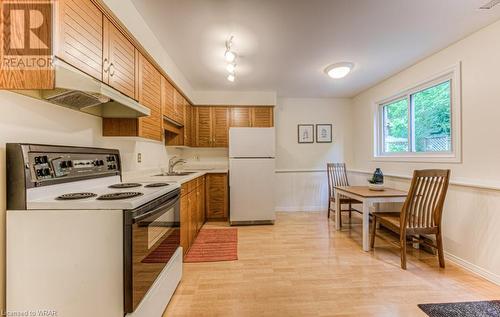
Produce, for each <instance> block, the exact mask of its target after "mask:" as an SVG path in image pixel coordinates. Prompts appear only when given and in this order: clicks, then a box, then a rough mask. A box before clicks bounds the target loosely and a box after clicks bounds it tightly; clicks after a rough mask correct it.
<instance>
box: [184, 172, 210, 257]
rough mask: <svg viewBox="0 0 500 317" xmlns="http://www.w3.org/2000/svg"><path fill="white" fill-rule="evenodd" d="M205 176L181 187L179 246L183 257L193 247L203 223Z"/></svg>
mask: <svg viewBox="0 0 500 317" xmlns="http://www.w3.org/2000/svg"><path fill="white" fill-rule="evenodd" d="M204 192H205V176H201V177H198V178H196V179H193V180H191V181H189V182H186V183H184V184H182V186H181V211H180V221H181V246H182V248H183V251H184V255H185V254H186V253H187V252H188V251H189V248H190V247H191V246H192V245H193V243H194V240H195V239H196V236H197V235H198V232H199V231H200V229H201V227H202V226H203V224H204V223H205V194H204Z"/></svg>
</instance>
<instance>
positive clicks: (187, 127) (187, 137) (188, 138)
mask: <svg viewBox="0 0 500 317" xmlns="http://www.w3.org/2000/svg"><path fill="white" fill-rule="evenodd" d="M184 101H185V102H184V120H183V123H184V145H186V146H192V139H193V131H192V124H191V123H192V107H191V105H190V104H189V102H187V100H186V99H184Z"/></svg>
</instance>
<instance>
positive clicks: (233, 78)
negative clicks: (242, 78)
mask: <svg viewBox="0 0 500 317" xmlns="http://www.w3.org/2000/svg"><path fill="white" fill-rule="evenodd" d="M235 79H236V77H234V75H233V74H229V75H227V80H229V81H230V82H234V80H235Z"/></svg>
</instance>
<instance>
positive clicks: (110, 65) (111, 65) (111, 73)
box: [108, 63, 115, 77]
mask: <svg viewBox="0 0 500 317" xmlns="http://www.w3.org/2000/svg"><path fill="white" fill-rule="evenodd" d="M111 67H113V72H111V71H110V73H109V76H111V77H113V76H114V74H115V65H114V64H113V63H111V64H109V68H108V69H111Z"/></svg>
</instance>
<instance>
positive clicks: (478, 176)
mask: <svg viewBox="0 0 500 317" xmlns="http://www.w3.org/2000/svg"><path fill="white" fill-rule="evenodd" d="M499 38H500V22H497V23H495V24H493V25H490V26H489V27H487V28H485V29H483V30H481V31H479V32H477V33H474V34H472V35H471V36H469V37H467V38H465V39H463V40H461V41H459V42H457V43H455V44H454V45H452V46H450V47H448V48H446V49H444V50H442V51H441V52H439V53H437V54H435V55H433V56H431V57H429V58H427V59H425V60H423V61H421V62H419V63H418V64H416V65H414V66H413V67H410V68H409V69H407V70H405V71H403V72H401V73H399V74H397V75H395V76H393V77H391V78H389V79H387V80H385V81H384V82H382V83H380V84H378V85H376V86H375V87H372V88H371V89H369V90H367V91H365V92H363V93H361V94H360V95H358V96H356V97H355V98H354V100H353V108H354V109H353V111H354V113H353V118H354V120H353V134H354V143H353V144H354V148H353V168H354V169H357V170H361V171H372V170H373V169H374V168H375V167H381V168H382V170H383V171H384V172H385V173H386V174H396V175H407V176H409V175H411V173H412V170H414V169H423V168H450V169H451V170H452V173H451V174H452V182H453V183H462V184H463V183H465V184H472V185H481V186H484V187H491V188H497V190H491V189H481V188H477V187H467V186H456V185H454V186H451V187H450V191H449V195H448V198H447V201H446V206H445V207H446V208H445V210H444V215H443V217H444V218H443V224H444V236H445V241H444V244H445V250H446V252H448V253H449V255H450V257H453V258H454V259H455V260H457V261H463V263H465V264H466V265H468V266H469V267H470V268H471V269H475V270H476V271H480V272H481V273H482V274H484V275H487V276H488V277H489V278H490V279H492V280H496V281H497V283H500V249H499V248H498V241H500V230H499V229H500V212H499V211H500V192H499V191H498V189H500V168H499V162H500V141H499V140H498V136H499V135H500V124H499V118H500V107H499V105H500V94H499V87H500V76H499V70H500V60H499V59H498V56H500V41H498V39H499ZM458 61H461V62H462V136H463V137H462V149H463V151H462V152H463V162H462V163H458V164H446V163H441V164H438V163H407V162H402V163H397V162H377V161H373V160H372V159H371V157H372V153H373V152H372V148H373V136H372V132H373V124H372V118H373V113H372V105H373V103H374V102H376V101H377V100H381V99H383V98H385V97H388V96H391V95H393V94H394V93H397V92H398V91H400V90H402V89H405V88H408V87H410V86H411V85H413V84H415V83H418V82H420V81H422V80H425V79H427V78H429V76H432V75H433V74H435V73H438V72H440V71H442V70H444V69H446V68H447V67H449V66H451V65H453V64H454V63H457V62H458ZM365 177H366V175H364V176H362V177H361V178H360V179H361V180H362V179H364V178H365ZM389 179H390V181H391V182H394V184H396V185H397V186H398V187H402V188H404V187H407V186H408V182H409V180H408V179H404V178H399V177H397V178H389Z"/></svg>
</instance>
